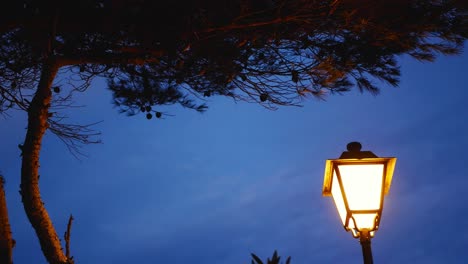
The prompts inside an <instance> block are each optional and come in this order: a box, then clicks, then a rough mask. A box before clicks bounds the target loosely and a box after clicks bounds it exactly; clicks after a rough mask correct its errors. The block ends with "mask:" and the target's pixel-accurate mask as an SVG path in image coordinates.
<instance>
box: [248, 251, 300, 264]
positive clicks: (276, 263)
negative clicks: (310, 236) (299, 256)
mask: <svg viewBox="0 0 468 264" xmlns="http://www.w3.org/2000/svg"><path fill="white" fill-rule="evenodd" d="M250 255H251V256H252V261H251V264H264V262H263V261H262V260H261V259H260V258H259V257H258V256H257V255H255V254H253V253H251V254H250ZM280 260H281V257H280V256H278V252H276V250H275V252H273V256H272V257H271V259H269V258H268V259H267V262H266V263H265V264H290V263H291V257H288V258H287V259H286V262H284V263H283V262H280Z"/></svg>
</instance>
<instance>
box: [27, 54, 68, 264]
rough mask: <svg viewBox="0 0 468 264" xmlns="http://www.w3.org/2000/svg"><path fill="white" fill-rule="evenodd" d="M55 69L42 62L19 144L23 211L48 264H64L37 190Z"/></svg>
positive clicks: (53, 63)
mask: <svg viewBox="0 0 468 264" xmlns="http://www.w3.org/2000/svg"><path fill="white" fill-rule="evenodd" d="M58 69H59V65H58V64H57V62H56V60H55V59H54V58H53V57H51V58H49V59H48V60H47V62H45V63H44V66H43V68H42V74H41V79H40V81H39V85H38V88H37V91H36V93H35V95H34V98H33V99H32V101H31V105H30V107H29V109H28V127H27V132H26V137H25V139H24V144H23V147H22V149H23V160H22V166H21V186H20V189H21V196H22V201H23V206H24V210H25V211H26V215H27V216H28V219H29V221H30V222H31V225H32V226H33V228H34V230H35V231H36V234H37V237H38V239H39V242H40V245H41V249H42V252H43V254H44V256H45V257H46V259H47V261H48V262H49V263H51V264H59V263H60V264H62V263H67V257H66V256H65V254H64V252H63V250H62V246H61V244H60V239H59V237H58V236H57V232H56V231H55V228H54V226H53V224H52V221H51V220H50V217H49V214H48V213H47V210H46V209H45V207H44V203H43V202H42V199H41V194H40V191H39V154H40V150H41V144H42V138H43V136H44V133H45V132H46V130H47V128H48V123H47V119H48V111H49V108H50V102H51V97H52V92H51V86H52V82H53V80H54V78H55V76H56V75H57V72H58Z"/></svg>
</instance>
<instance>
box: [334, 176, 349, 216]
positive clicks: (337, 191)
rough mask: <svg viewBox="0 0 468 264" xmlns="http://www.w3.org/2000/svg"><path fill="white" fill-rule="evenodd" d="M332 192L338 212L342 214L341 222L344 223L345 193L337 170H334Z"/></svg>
mask: <svg viewBox="0 0 468 264" xmlns="http://www.w3.org/2000/svg"><path fill="white" fill-rule="evenodd" d="M331 193H332V196H333V200H334V201H335V206H336V209H337V210H338V213H339V214H340V218H341V222H342V223H343V225H344V224H345V222H346V206H345V203H344V200H343V195H342V193H341V188H340V184H339V182H338V177H337V175H336V171H333V180H332V186H331Z"/></svg>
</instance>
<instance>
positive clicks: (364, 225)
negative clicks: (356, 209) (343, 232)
mask: <svg viewBox="0 0 468 264" xmlns="http://www.w3.org/2000/svg"><path fill="white" fill-rule="evenodd" d="M376 216H377V213H373V214H353V217H354V220H356V224H357V227H354V223H353V224H351V223H350V225H349V227H350V228H356V229H358V230H362V229H369V230H372V229H374V228H375V226H374V225H375V217H376ZM351 222H352V221H351Z"/></svg>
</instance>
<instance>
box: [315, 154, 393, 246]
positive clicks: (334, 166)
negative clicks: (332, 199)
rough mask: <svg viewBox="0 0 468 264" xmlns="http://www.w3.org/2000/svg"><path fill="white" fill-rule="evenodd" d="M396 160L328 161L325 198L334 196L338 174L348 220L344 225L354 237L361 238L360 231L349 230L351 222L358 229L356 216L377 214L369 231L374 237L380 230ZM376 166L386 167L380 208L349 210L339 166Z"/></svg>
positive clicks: (349, 159)
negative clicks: (334, 178) (334, 176)
mask: <svg viewBox="0 0 468 264" xmlns="http://www.w3.org/2000/svg"><path fill="white" fill-rule="evenodd" d="M395 163H396V158H393V157H385V158H374V157H371V158H360V159H358V158H355V159H353V158H347V159H330V160H327V161H326V163H325V176H324V183H323V190H322V194H323V196H332V193H331V190H332V182H333V172H336V176H337V181H338V183H339V185H340V186H339V189H340V192H341V196H342V198H343V203H344V205H345V208H346V218H345V222H344V224H343V226H344V228H345V230H346V231H352V234H353V237H355V238H358V237H359V231H358V230H355V229H352V228H349V227H348V226H349V221H353V222H354V226H355V227H356V228H357V227H358V225H357V223H356V220H355V219H354V217H353V215H354V214H371V213H375V214H376V217H375V223H374V227H373V228H371V229H369V232H370V234H371V236H372V237H373V236H374V233H375V231H376V230H377V229H378V228H379V224H380V219H381V216H382V211H383V205H384V196H385V195H386V194H387V193H388V192H389V190H390V185H391V182H392V177H393V171H394V169H395ZM375 164H382V165H383V166H384V168H383V171H382V173H383V174H384V175H382V187H381V194H380V202H379V208H378V209H375V210H351V209H350V208H349V203H348V199H347V195H346V193H345V191H344V186H343V182H342V179H341V173H340V169H339V165H375Z"/></svg>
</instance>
